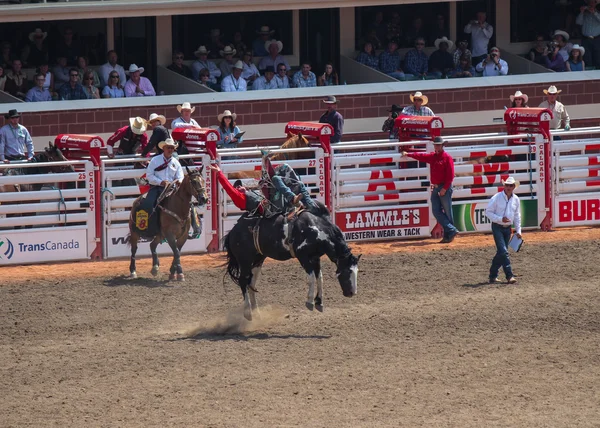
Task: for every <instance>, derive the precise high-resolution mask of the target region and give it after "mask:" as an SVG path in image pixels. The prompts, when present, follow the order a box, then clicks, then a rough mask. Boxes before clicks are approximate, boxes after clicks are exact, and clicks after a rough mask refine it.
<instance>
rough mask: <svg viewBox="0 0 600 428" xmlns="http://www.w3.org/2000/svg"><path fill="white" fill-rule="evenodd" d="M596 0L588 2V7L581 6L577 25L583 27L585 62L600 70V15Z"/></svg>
mask: <svg viewBox="0 0 600 428" xmlns="http://www.w3.org/2000/svg"><path fill="white" fill-rule="evenodd" d="M597 3H598V2H597V1H596V0H587V7H585V6H581V8H580V13H579V15H577V19H576V20H575V23H576V24H577V25H581V35H582V36H581V45H582V46H583V47H584V48H585V50H586V51H587V56H586V57H585V61H586V62H587V63H588V65H589V66H594V67H596V68H600V13H598V10H596V4H597Z"/></svg>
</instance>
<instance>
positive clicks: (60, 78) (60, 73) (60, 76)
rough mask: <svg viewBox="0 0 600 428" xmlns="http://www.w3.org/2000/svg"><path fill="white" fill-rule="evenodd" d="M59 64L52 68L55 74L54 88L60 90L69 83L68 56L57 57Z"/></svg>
mask: <svg viewBox="0 0 600 428" xmlns="http://www.w3.org/2000/svg"><path fill="white" fill-rule="evenodd" d="M56 62H57V64H56V65H55V66H54V68H53V69H52V72H53V74H54V90H55V91H58V90H60V88H61V87H62V86H63V85H65V84H67V83H69V81H70V79H69V72H70V69H69V67H67V58H65V57H64V56H60V57H58V58H57V59H56Z"/></svg>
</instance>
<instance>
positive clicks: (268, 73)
mask: <svg viewBox="0 0 600 428" xmlns="http://www.w3.org/2000/svg"><path fill="white" fill-rule="evenodd" d="M284 67H285V66H284ZM262 72H263V75H262V76H260V77H259V78H258V79H256V80H255V81H254V84H253V85H252V89H253V90H255V91H258V90H263V89H277V82H276V81H275V79H274V77H275V70H273V66H271V65H269V66H267V68H266V69H264V70H263V71H262Z"/></svg>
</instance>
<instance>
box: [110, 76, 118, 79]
mask: <svg viewBox="0 0 600 428" xmlns="http://www.w3.org/2000/svg"><path fill="white" fill-rule="evenodd" d="M110 78H111V79H118V78H119V76H110Z"/></svg>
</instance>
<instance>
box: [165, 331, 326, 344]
mask: <svg viewBox="0 0 600 428" xmlns="http://www.w3.org/2000/svg"><path fill="white" fill-rule="evenodd" d="M252 339H256V340H267V339H284V340H289V339H311V340H324V339H331V336H324V335H319V334H312V335H303V334H272V333H266V332H261V333H258V332H257V333H239V332H232V333H231V334H229V333H200V334H197V335H196V336H190V337H181V338H177V339H172V341H173V342H176V341H180V340H190V341H197V342H202V341H208V342H221V341H224V340H237V341H241V342H245V341H248V340H252Z"/></svg>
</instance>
